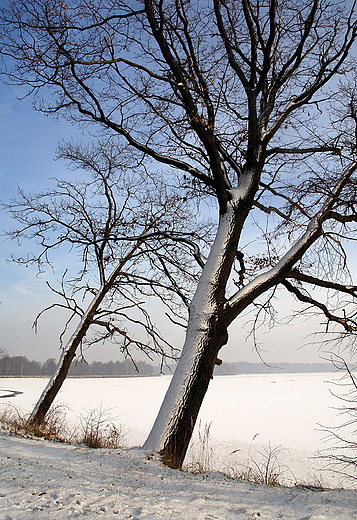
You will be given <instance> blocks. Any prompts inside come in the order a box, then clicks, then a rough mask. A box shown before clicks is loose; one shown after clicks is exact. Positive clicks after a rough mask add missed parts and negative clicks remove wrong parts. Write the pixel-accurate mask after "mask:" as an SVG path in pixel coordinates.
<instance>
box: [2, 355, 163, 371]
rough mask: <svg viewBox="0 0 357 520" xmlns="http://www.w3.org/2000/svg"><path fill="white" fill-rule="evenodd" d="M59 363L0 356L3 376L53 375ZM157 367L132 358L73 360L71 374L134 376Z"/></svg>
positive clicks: (51, 360)
mask: <svg viewBox="0 0 357 520" xmlns="http://www.w3.org/2000/svg"><path fill="white" fill-rule="evenodd" d="M56 367H57V363H56V360H55V359H53V358H49V359H47V360H46V361H45V362H44V363H41V362H39V361H30V360H29V359H27V357H26V356H8V355H5V356H3V357H1V358H0V375H1V376H51V375H52V374H53V373H54V371H55V370H56ZM154 372H155V369H154V367H153V366H152V365H150V364H149V363H146V362H145V361H137V362H135V365H134V363H133V362H132V361H131V360H130V359H125V360H124V361H115V362H114V361H109V362H108V363H102V362H100V361H93V362H92V363H85V362H79V361H78V362H75V361H74V362H73V363H72V365H71V368H70V371H69V375H71V376H132V375H153V374H154Z"/></svg>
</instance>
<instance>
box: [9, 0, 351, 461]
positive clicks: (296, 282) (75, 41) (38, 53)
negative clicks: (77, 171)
mask: <svg viewBox="0 0 357 520" xmlns="http://www.w3.org/2000/svg"><path fill="white" fill-rule="evenodd" d="M1 20H2V34H3V37H2V44H1V49H2V54H3V56H4V59H5V61H6V62H7V63H11V64H12V65H13V66H12V65H11V67H12V68H10V69H8V70H6V71H5V72H6V74H7V76H8V78H10V80H12V81H14V82H15V83H17V84H20V85H26V86H28V87H30V89H31V92H32V93H33V94H34V96H35V98H34V99H35V106H36V107H37V108H38V109H40V110H43V111H44V112H47V113H56V114H57V113H59V112H62V113H63V114H64V115H65V116H66V117H68V118H72V119H74V120H76V121H78V122H80V123H92V124H93V125H95V124H97V126H98V129H101V131H103V132H106V133H109V134H113V135H117V136H118V139H121V140H122V141H124V142H126V143H127V144H128V145H129V147H131V148H132V149H133V150H135V151H136V152H137V153H139V154H141V156H142V162H143V164H145V165H146V166H147V168H148V169H152V170H155V168H157V167H158V165H161V166H162V167H164V168H165V175H166V179H167V180H166V182H167V183H168V184H170V182H171V179H172V176H173V175H177V176H179V177H180V179H181V186H182V190H183V193H184V194H185V196H188V197H189V196H192V195H195V196H196V197H197V198H199V200H200V201H201V202H200V204H201V206H200V207H202V204H203V202H207V203H208V204H209V207H210V208H211V207H212V205H213V204H214V205H216V207H217V210H218V223H217V232H216V237H215V239H214V243H213V245H212V248H211V251H210V254H209V255H208V258H207V261H206V262H205V266H204V268H203V271H202V275H201V277H200V280H199V282H198V284H197V288H196V292H195V295H194V296H193V299H192V301H191V303H190V307H189V321H188V327H187V335H186V340H185V344H184V346H183V350H182V354H181V357H180V361H179V363H178V366H177V369H176V371H175V374H174V376H173V378H172V382H171V385H170V388H169V390H168V392H167V395H166V397H165V399H164V402H163V404H162V407H161V410H160V412H159V415H158V418H157V420H156V422H155V425H154V427H153V429H152V431H151V433H150V435H149V437H148V439H147V441H146V443H145V445H144V446H145V448H146V449H148V450H153V451H156V452H159V453H160V454H161V456H162V459H163V461H164V462H165V463H166V464H169V465H170V466H172V467H180V466H181V464H182V461H183V458H184V456H185V453H186V450H187V446H188V443H189V440H190V438H191V434H192V430H193V428H194V425H195V421H196V418H197V414H198V411H199V409H200V406H201V403H202V400H203V398H204V395H205V393H206V391H207V388H208V385H209V381H210V379H211V377H212V373H213V368H214V364H215V362H216V360H217V355H218V353H219V351H220V349H221V348H222V347H223V346H224V345H225V344H226V342H227V339H228V326H229V325H230V324H231V323H232V321H233V320H235V319H236V318H237V317H238V316H239V315H241V313H242V312H243V311H244V310H245V309H247V308H248V307H253V308H254V309H256V313H257V320H256V322H257V321H258V320H259V316H261V315H262V314H264V313H269V311H270V309H271V305H272V303H273V298H274V296H275V295H276V294H277V290H278V288H280V287H282V288H285V289H286V290H287V291H288V292H289V293H291V294H292V295H293V296H294V297H295V298H297V300H298V301H299V302H301V305H302V308H303V309H305V310H307V311H308V312H311V310H313V311H314V312H315V311H316V312H318V313H321V315H322V316H323V317H324V321H325V323H326V325H325V327H326V331H328V330H330V331H331V332H332V333H333V332H334V331H336V330H337V327H341V330H342V331H344V333H345V334H346V335H348V337H351V336H352V337H355V331H356V320H355V299H356V286H355V285H354V284H353V282H352V281H351V279H350V275H349V271H348V255H347V252H348V249H347V248H346V247H345V246H346V244H347V243H348V242H349V241H351V240H352V241H353V240H354V236H355V222H356V219H357V217H356V211H355V203H356V180H355V171H356V169H357V161H356V157H355V152H356V141H355V134H356V130H355V129H356V115H355V114H356V109H355V100H354V98H353V96H352V97H349V98H348V99H347V100H346V99H344V100H343V99H342V101H340V100H339V99H338V98H335V96H336V93H337V92H338V91H340V90H341V88H342V87H341V85H340V80H341V81H343V82H347V81H348V80H349V77H350V76H352V75H353V70H354V61H353V59H352V47H353V45H354V42H355V38H356V16H355V2H352V3H351V4H350V3H341V2H338V1H332V2H327V1H325V0H313V1H312V2H311V1H307V0H302V1H300V2H298V3H297V2H295V1H293V0H211V1H210V2H203V1H200V0H188V1H182V0H160V1H159V0H137V1H135V0H134V1H125V0H109V1H107V2H105V3H102V2H100V1H98V2H96V1H94V2H91V3H90V4H88V3H87V2H84V1H81V0H77V1H73V2H72V3H71V4H70V5H66V4H65V3H63V2H59V3H57V2H51V3H48V2H47V1H45V0H27V1H24V0H16V1H14V2H11V3H10V4H9V6H8V7H7V8H5V9H4V10H3V12H2V15H1ZM47 89H50V90H51V93H52V96H51V98H48V97H47V96H46V94H45V92H47ZM42 92H43V94H42ZM334 110H340V111H343V118H341V116H336V114H335V112H334ZM340 123H342V127H341V124H340ZM347 128H352V130H353V131H352V134H350V136H349V138H348V139H347V138H346V129H347ZM211 212H212V210H211Z"/></svg>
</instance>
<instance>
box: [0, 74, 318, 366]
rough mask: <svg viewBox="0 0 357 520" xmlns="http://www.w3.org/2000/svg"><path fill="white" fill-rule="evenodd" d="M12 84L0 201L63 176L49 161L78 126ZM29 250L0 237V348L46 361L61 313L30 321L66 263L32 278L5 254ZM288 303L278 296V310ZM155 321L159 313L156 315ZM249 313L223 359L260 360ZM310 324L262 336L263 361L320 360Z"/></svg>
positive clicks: (97, 351) (2, 126)
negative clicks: (42, 109) (250, 335)
mask: <svg viewBox="0 0 357 520" xmlns="http://www.w3.org/2000/svg"><path fill="white" fill-rule="evenodd" d="M18 94H19V92H18V90H17V89H16V88H15V87H12V86H8V85H4V84H1V83H0V100H1V101H0V135H1V139H0V156H1V161H0V186H1V192H0V199H1V200H2V201H4V202H8V201H9V199H10V198H11V197H15V196H16V192H17V186H18V185H19V186H21V187H22V188H23V189H24V190H25V191H31V192H38V191H41V189H43V188H45V187H46V186H48V185H49V180H48V179H49V178H50V177H53V176H58V177H61V176H63V175H65V173H66V169H65V165H64V164H63V163H61V162H59V161H55V160H54V156H55V149H56V146H57V143H58V141H59V140H61V139H70V138H71V137H72V136H73V137H75V138H78V139H80V138H81V134H80V132H79V130H78V128H76V127H74V126H73V125H71V124H70V123H69V122H67V121H65V120H63V119H61V120H60V121H56V120H55V119H54V118H53V117H50V116H49V117H45V116H44V115H43V114H41V113H38V112H36V111H35V110H34V109H33V108H32V104H31V100H30V99H25V100H22V101H19V100H18V99H17V95H18ZM11 226H12V224H11V219H9V217H8V216H7V215H6V214H4V212H1V213H0V228H1V229H2V230H3V229H9V228H10V227H11ZM27 250H30V245H29V244H26V243H24V244H22V246H21V247H20V248H18V247H17V245H16V243H14V242H10V241H9V240H4V239H3V238H1V239H0V263H1V268H0V273H1V276H0V301H1V305H0V347H3V348H6V349H7V350H8V352H9V354H10V355H26V356H27V357H28V358H29V359H36V360H45V359H47V358H48V357H55V358H57V357H58V353H59V342H58V335H59V334H60V331H61V327H62V325H63V322H64V319H65V316H64V314H63V313H60V312H58V311H51V312H50V313H47V314H45V316H44V317H43V318H42V319H41V321H40V326H39V330H38V333H37V334H35V333H34V331H33V329H32V323H33V320H34V319H35V317H36V315H37V313H38V312H40V311H41V309H43V308H44V307H46V306H48V305H50V304H51V303H52V302H53V301H54V298H53V294H52V293H51V292H50V290H49V289H48V288H47V286H46V283H45V282H46V280H48V279H49V280H53V279H59V278H60V276H61V274H62V270H64V269H65V267H66V265H65V262H64V259H61V258H57V259H56V262H55V265H56V266H57V267H58V269H57V271H55V273H51V272H50V271H48V272H46V273H45V274H43V275H41V276H37V271H36V268H35V267H27V268H26V267H24V266H18V265H17V264H15V263H11V262H9V261H8V259H9V257H10V255H11V254H12V253H14V254H15V255H19V253H20V251H21V252H22V253H25V252H26V251H27ZM287 303H288V304H289V305H290V301H288V300H285V297H283V296H282V300H281V303H280V306H281V308H283V307H285V306H286V305H287ZM156 320H157V321H159V320H160V315H159V313H158V315H157V316H156ZM246 320H247V318H242V319H240V320H239V321H238V322H237V323H235V324H233V325H232V327H231V329H230V342H229V344H228V346H227V347H225V348H224V350H223V351H222V352H221V357H222V358H223V359H224V360H227V361H234V360H237V361H238V360H243V361H259V359H258V357H257V355H256V353H255V352H252V343H251V340H248V341H246V336H247V331H248V328H247V326H245V325H244V323H245V321H246ZM313 330H314V322H310V323H308V324H306V323H304V322H300V323H299V324H297V326H294V327H293V326H291V325H290V326H282V327H279V328H276V329H275V330H273V331H272V332H270V333H269V334H267V333H264V332H263V331H262V333H261V334H260V344H261V347H262V349H263V350H264V351H265V352H264V359H265V360H266V361H267V362H278V361H287V362H288V361H292V362H293V361H300V362H316V361H319V360H321V359H320V355H321V353H319V351H318V348H317V346H305V347H304V346H303V345H304V344H305V343H306V342H307V339H306V336H307V335H308V334H309V333H311V332H313ZM167 333H168V334H169V335H170V336H172V337H174V338H175V346H177V347H180V346H181V342H182V339H183V334H182V333H180V332H179V331H177V330H176V328H175V329H172V330H171V329H167ZM87 358H88V360H89V361H92V360H94V359H96V360H105V361H108V360H110V359H113V360H116V359H121V358H120V355H119V354H118V352H117V350H116V349H115V348H114V347H108V346H104V347H103V346H99V347H96V348H92V349H91V351H90V352H88V354H87Z"/></svg>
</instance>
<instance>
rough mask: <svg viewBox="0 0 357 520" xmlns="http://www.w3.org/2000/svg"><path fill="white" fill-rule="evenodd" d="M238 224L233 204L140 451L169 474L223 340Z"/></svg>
mask: <svg viewBox="0 0 357 520" xmlns="http://www.w3.org/2000/svg"><path fill="white" fill-rule="evenodd" d="M237 220H238V219H237V213H236V211H235V208H234V204H230V205H229V207H228V211H227V213H226V214H225V215H224V216H222V217H221V219H220V224H219V227H218V231H217V235H216V239H215V242H214V245H213V248H212V250H211V252H210V255H209V257H208V259H207V262H206V265H205V267H204V269H203V273H202V276H201V278H200V281H199V283H198V286H197V290H196V293H195V296H194V297H193V300H192V303H191V305H190V315H189V322H188V328H187V333H186V340H185V344H184V346H183V349H182V354H181V357H180V360H179V362H178V365H177V368H176V370H175V373H174V375H173V377H172V380H171V383H170V386H169V388H168V391H167V393H166V396H165V398H164V401H163V403H162V406H161V408H160V411H159V414H158V416H157V419H156V421H155V424H154V426H153V428H152V430H151V432H150V434H149V436H148V438H147V440H146V442H145V443H144V446H143V448H144V449H146V450H149V451H153V452H158V453H160V455H161V457H162V460H163V461H164V462H165V464H167V465H168V466H170V467H172V468H180V467H181V466H182V463H183V460H184V458H185V455H186V451H187V448H188V445H189V442H190V439H191V436H192V432H193V429H194V426H195V423H196V419H197V415H198V412H199V410H200V407H201V404H202V401H203V398H204V396H205V394H206V392H207V389H208V386H209V382H210V380H211V378H212V374H213V369H214V365H215V363H216V360H217V355H218V352H219V350H220V348H221V347H222V346H223V345H224V344H225V343H227V340H228V333H227V322H226V320H225V317H224V315H223V314H222V310H223V304H224V301H225V299H224V294H225V287H226V283H227V278H228V276H227V271H229V272H230V269H231V265H232V262H233V258H234V253H235V251H236V243H237V240H238V236H239V232H237Z"/></svg>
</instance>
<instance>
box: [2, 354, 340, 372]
mask: <svg viewBox="0 0 357 520" xmlns="http://www.w3.org/2000/svg"><path fill="white" fill-rule="evenodd" d="M56 367H57V363H56V360H55V359H53V358H49V359H47V360H46V361H45V362H44V363H41V362H39V361H29V360H28V359H27V357H26V356H9V355H7V354H5V355H3V356H2V357H1V356H0V376H51V375H52V374H53V373H54V372H55V370H56ZM174 370H175V367H174V366H172V367H171V368H170V367H166V369H165V370H163V373H165V374H167V375H171V374H172V373H173V372H174ZM335 370H336V369H335V367H334V365H333V364H332V363H276V364H274V365H273V366H272V365H265V364H264V363H249V362H247V361H237V362H232V363H229V362H224V363H222V364H221V365H217V366H216V368H215V372H214V373H215V375H237V374H274V373H275V374H284V373H306V372H333V371H335ZM159 372H160V369H159V367H156V366H153V365H151V364H149V363H146V362H145V361H136V362H135V365H134V363H133V361H132V360H131V359H125V360H124V361H108V362H107V363H103V362H101V361H93V362H92V363H86V362H83V361H78V360H74V361H73V363H72V365H71V368H70V370H69V375H70V376H133V375H145V376H146V375H155V374H158V373H159Z"/></svg>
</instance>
